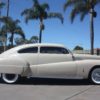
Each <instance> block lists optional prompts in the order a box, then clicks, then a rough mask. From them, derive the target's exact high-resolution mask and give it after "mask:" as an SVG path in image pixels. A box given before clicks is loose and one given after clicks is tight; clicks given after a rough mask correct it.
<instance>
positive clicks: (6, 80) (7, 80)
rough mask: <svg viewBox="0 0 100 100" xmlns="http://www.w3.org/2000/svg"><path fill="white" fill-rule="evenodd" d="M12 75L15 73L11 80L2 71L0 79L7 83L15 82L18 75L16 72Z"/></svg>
mask: <svg viewBox="0 0 100 100" xmlns="http://www.w3.org/2000/svg"><path fill="white" fill-rule="evenodd" d="M14 75H15V76H14V78H13V79H11V80H9V79H8V78H7V74H4V73H3V74H2V79H3V81H4V82H6V83H9V84H11V83H15V82H16V81H17V80H18V77H19V75H17V74H14Z"/></svg>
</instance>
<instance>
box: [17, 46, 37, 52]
mask: <svg viewBox="0 0 100 100" xmlns="http://www.w3.org/2000/svg"><path fill="white" fill-rule="evenodd" d="M37 52H38V47H28V48H24V49H21V50H19V51H18V53H37Z"/></svg>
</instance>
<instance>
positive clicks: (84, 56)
mask: <svg viewBox="0 0 100 100" xmlns="http://www.w3.org/2000/svg"><path fill="white" fill-rule="evenodd" d="M73 56H74V58H75V60H85V59H95V60H100V56H96V55H89V54H73Z"/></svg>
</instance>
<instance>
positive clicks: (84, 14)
mask: <svg viewBox="0 0 100 100" xmlns="http://www.w3.org/2000/svg"><path fill="white" fill-rule="evenodd" d="M87 13H88V12H87V11H86V12H82V13H81V15H80V20H81V21H83V19H84V18H85V16H86V15H87Z"/></svg>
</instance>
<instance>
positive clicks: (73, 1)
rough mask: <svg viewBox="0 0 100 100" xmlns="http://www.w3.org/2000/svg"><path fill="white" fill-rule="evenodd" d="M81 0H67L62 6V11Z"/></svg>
mask: <svg viewBox="0 0 100 100" xmlns="http://www.w3.org/2000/svg"><path fill="white" fill-rule="evenodd" d="M81 2H83V0H67V1H66V3H65V4H64V6H63V9H64V11H66V9H67V8H68V7H70V6H73V5H76V4H77V3H81Z"/></svg>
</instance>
